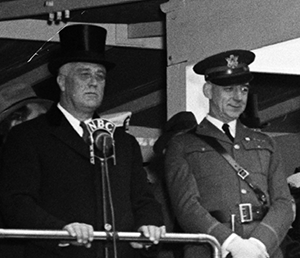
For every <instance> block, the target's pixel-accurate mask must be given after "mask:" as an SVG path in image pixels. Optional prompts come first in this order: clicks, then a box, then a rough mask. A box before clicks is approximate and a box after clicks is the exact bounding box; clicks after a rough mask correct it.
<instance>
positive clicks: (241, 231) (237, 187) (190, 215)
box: [166, 119, 293, 257]
mask: <svg viewBox="0 0 300 258" xmlns="http://www.w3.org/2000/svg"><path fill="white" fill-rule="evenodd" d="M197 135H208V136H212V137H214V138H216V139H217V140H218V141H219V142H220V143H221V144H222V145H223V146H224V147H225V149H226V150H227V151H228V152H229V154H230V155H231V156H232V157H233V158H234V159H235V160H236V161H237V163H238V164H239V165H241V166H242V167H244V168H245V169H246V170H247V171H248V172H250V177H251V178H252V181H253V182H255V183H256V185H258V186H259V187H260V188H261V189H262V190H263V191H264V193H265V194H266V195H267V199H268V205H269V211H268V213H267V214H266V215H265V217H264V218H263V220H262V221H254V222H250V223H248V224H241V223H240V215H239V209H238V205H239V204H241V203H251V204H252V205H255V206H258V205H260V203H259V201H258V199H257V197H256V195H255V193H254V192H253V191H252V189H251V188H250V187H249V186H248V185H247V183H245V182H244V181H243V180H241V179H240V178H239V177H238V176H237V174H236V172H235V170H234V169H233V168H232V167H231V166H230V165H229V163H228V162H227V161H226V160H225V159H224V158H223V157H222V156H221V155H220V154H219V153H217V152H216V151H215V150H214V149H213V148H212V147H210V146H209V145H208V144H207V143H205V142H203V141H202V140H201V139H200V137H198V136H197ZM279 155H280V154H279V152H278V151H277V150H276V147H275V143H274V141H273V140H272V139H271V138H270V137H269V136H267V135H266V134H264V133H261V132H258V131H254V130H252V129H249V128H246V127H245V126H243V125H242V124H241V123H240V122H238V123H237V130H236V137H235V140H234V143H232V142H231V141H230V140H229V138H228V137H227V136H226V135H225V134H223V133H222V132H221V131H220V130H219V129H217V128H216V127H215V126H214V125H212V124H211V123H210V122H209V121H207V120H206V119H204V120H203V121H202V122H201V123H200V124H199V125H198V127H197V128H196V130H195V131H194V132H190V133H187V134H183V135H179V136H176V137H174V138H173V140H171V142H170V144H169V145H168V149H167V153H166V181H167V185H168V190H169V193H170V196H171V201H172V205H173V208H174V210H175V214H176V216H177V219H178V221H179V223H180V225H181V227H182V228H183V230H184V231H185V232H187V233H204V234H209V235H212V236H214V237H216V239H217V240H218V241H219V243H220V244H221V245H222V244H223V242H224V241H225V240H226V238H227V237H228V236H229V235H230V234H231V233H232V230H231V224H230V218H231V215H232V214H235V220H236V223H235V232H236V233H237V234H238V235H240V236H242V237H243V238H250V237H254V238H257V239H259V240H260V241H262V242H263V243H264V244H265V246H266V248H267V251H268V253H269V254H270V255H271V257H282V254H281V251H280V249H279V245H280V243H281V242H282V240H283V238H284V236H285V234H286V233H287V231H288V229H289V227H290V225H291V223H292V217H293V212H292V203H291V199H292V198H291V196H290V194H289V189H288V186H287V182H286V177H285V174H284V171H283V167H282V164H281V158H280V156H279ZM216 211H217V212H221V214H223V217H224V218H225V220H223V221H222V223H220V222H219V221H218V220H217V219H216V218H215V217H213V216H212V215H211V214H213V213H214V212H216ZM224 221H225V222H224ZM226 221H228V222H226ZM196 249H198V250H201V251H200V252H202V253H201V255H202V256H199V257H210V254H209V253H207V254H206V255H205V253H206V252H207V249H205V248H204V247H203V246H200V247H197V248H196ZM193 252H195V248H194V251H191V250H187V252H186V253H189V254H191V253H192V254H193ZM187 257H189V256H187ZM193 257H197V256H193Z"/></svg>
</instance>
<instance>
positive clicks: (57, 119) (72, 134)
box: [47, 105, 90, 158]
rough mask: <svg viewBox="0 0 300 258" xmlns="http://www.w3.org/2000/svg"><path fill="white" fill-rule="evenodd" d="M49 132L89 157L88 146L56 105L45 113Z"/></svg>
mask: <svg viewBox="0 0 300 258" xmlns="http://www.w3.org/2000/svg"><path fill="white" fill-rule="evenodd" d="M47 119H48V122H49V125H50V133H52V134H53V135H54V136H55V137H56V138H58V139H59V140H61V141H62V142H63V143H65V144H66V145H68V146H69V147H70V148H72V149H73V150H74V151H76V152H78V153H79V154H81V155H83V156H85V157H87V158H90V153H89V146H88V145H87V144H86V143H85V142H84V141H83V139H82V138H81V137H80V136H79V135H78V133H77V132H76V131H75V130H74V128H73V127H72V126H71V125H70V123H69V122H68V120H67V119H66V118H65V116H64V115H63V114H62V112H61V111H60V110H59V109H58V108H57V106H56V105H54V106H52V108H51V109H50V110H49V112H48V113H47Z"/></svg>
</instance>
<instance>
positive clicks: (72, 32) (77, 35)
mask: <svg viewBox="0 0 300 258" xmlns="http://www.w3.org/2000/svg"><path fill="white" fill-rule="evenodd" d="M106 34H107V31H106V29H105V28H102V27H100V26H96V25H86V24H75V25H69V26H67V27H65V28H64V29H62V30H61V31H60V32H59V38H60V52H59V53H58V55H57V56H56V57H55V58H53V59H52V60H51V61H50V62H49V65H48V69H49V71H50V72H51V73H52V74H56V73H57V71H58V69H59V68H60V67H61V66H62V65H64V64H66V63H70V62H89V63H96V64H102V65H104V66H105V67H106V70H110V69H112V68H113V67H114V66H115V64H114V63H111V62H109V61H107V60H106V59H105V55H104V54H105V41H106Z"/></svg>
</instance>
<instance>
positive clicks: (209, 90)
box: [203, 82, 212, 99]
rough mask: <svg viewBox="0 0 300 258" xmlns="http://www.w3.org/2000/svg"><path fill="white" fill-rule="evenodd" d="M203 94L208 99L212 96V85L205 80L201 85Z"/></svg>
mask: <svg viewBox="0 0 300 258" xmlns="http://www.w3.org/2000/svg"><path fill="white" fill-rule="evenodd" d="M203 94H204V96H205V97H206V98H208V99H211V98H212V85H211V84H210V83H208V82H206V83H205V84H204V85H203Z"/></svg>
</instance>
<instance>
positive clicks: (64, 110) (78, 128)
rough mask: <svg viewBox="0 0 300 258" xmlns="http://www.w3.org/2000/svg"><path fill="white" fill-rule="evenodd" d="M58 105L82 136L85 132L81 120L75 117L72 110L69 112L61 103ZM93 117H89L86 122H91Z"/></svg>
mask: <svg viewBox="0 0 300 258" xmlns="http://www.w3.org/2000/svg"><path fill="white" fill-rule="evenodd" d="M57 107H58V108H59V109H60V111H61V112H62V113H63V114H64V116H65V117H66V119H67V120H68V121H69V123H70V124H71V126H72V127H73V128H74V130H75V131H76V132H77V133H78V134H79V135H80V136H82V134H83V130H82V127H81V126H80V122H81V121H79V120H78V119H77V118H75V117H74V116H73V115H72V114H71V113H70V112H68V111H67V110H66V109H65V108H64V107H63V106H62V105H61V104H60V103H58V104H57ZM91 120H92V119H91V118H90V119H88V120H86V121H84V122H85V123H88V122H90V121H91Z"/></svg>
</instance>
